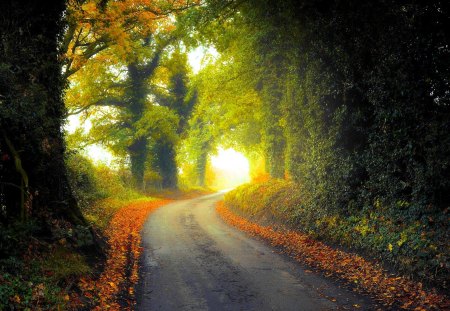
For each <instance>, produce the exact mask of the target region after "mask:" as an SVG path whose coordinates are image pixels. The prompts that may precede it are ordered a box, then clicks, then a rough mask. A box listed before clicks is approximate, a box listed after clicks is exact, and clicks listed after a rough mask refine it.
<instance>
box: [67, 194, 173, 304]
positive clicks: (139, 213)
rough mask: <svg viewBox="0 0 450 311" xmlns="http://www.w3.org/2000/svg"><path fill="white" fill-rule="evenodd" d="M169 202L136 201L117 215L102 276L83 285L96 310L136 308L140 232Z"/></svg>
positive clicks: (88, 280) (112, 224) (109, 236)
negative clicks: (150, 217)
mask: <svg viewBox="0 0 450 311" xmlns="http://www.w3.org/2000/svg"><path fill="white" fill-rule="evenodd" d="M169 202H170V201H169V200H157V201H147V202H135V203H132V204H130V205H128V206H126V207H124V208H122V209H120V210H119V211H118V212H117V213H116V214H115V215H114V217H113V219H112V220H111V223H110V225H109V228H108V244H109V251H108V255H107V256H108V258H107V261H106V264H105V268H104V270H103V272H102V274H101V275H100V277H99V278H98V279H96V280H93V279H86V278H83V279H81V280H80V284H79V287H80V289H81V291H82V293H81V294H82V296H84V297H86V298H88V299H90V300H91V301H93V302H94V305H93V310H131V309H133V307H134V304H135V301H134V286H135V285H136V284H137V282H138V277H139V276H138V263H139V256H140V254H141V251H142V248H141V247H140V244H141V237H140V230H141V228H142V226H143V224H144V222H145V220H146V219H147V217H148V215H149V214H150V213H151V212H153V211H154V210H156V209H157V208H158V207H160V206H162V205H165V204H167V203H169ZM130 297H131V299H130ZM75 298H76V297H75Z"/></svg>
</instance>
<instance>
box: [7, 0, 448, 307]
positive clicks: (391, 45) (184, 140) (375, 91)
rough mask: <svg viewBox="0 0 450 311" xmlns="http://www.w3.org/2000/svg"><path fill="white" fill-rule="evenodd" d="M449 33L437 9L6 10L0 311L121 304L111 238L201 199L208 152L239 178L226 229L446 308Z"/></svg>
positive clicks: (10, 4)
mask: <svg viewBox="0 0 450 311" xmlns="http://www.w3.org/2000/svg"><path fill="white" fill-rule="evenodd" d="M449 16H450V15H449V12H448V4H447V3H446V2H445V1H441V0H431V1H416V0H405V1H385V0H374V1H354V0H348V1H340V0H301V1H297V0H295V1H294V0H283V1H270V0H67V1H64V0H52V1H48V4H47V5H43V4H42V3H40V2H39V1H32V0H24V1H13V0H2V1H1V4H0V131H1V133H0V310H9V309H11V310H35V309H41V310H47V309H48V310H53V309H58V308H60V309H83V310H84V309H91V308H92V309H94V308H96V307H97V308H99V309H97V310H106V309H108V308H110V307H109V306H112V307H111V308H110V309H111V310H115V309H117V308H118V307H117V306H120V307H121V308H125V306H130V305H131V306H132V305H133V302H130V301H131V300H132V299H133V298H132V296H133V284H135V283H136V282H137V280H136V276H134V277H131V278H130V280H129V281H128V283H127V284H126V285H124V286H126V288H127V289H126V290H125V292H126V295H125V294H123V295H122V294H120V295H117V293H118V292H121V291H123V290H124V289H123V288H122V287H120V286H119V288H116V287H117V285H114V284H116V282H117V284H118V283H119V282H120V279H121V278H124V277H125V276H124V275H123V272H118V271H121V270H120V269H124V268H123V267H122V266H120V267H119V266H118V267H117V268H114V269H116V270H114V269H113V268H111V266H110V265H109V261H108V260H107V258H109V257H108V255H107V254H109V252H116V251H117V252H119V253H120V252H123V251H124V250H123V249H122V248H121V247H120V246H117V245H119V244H117V243H121V242H120V241H121V240H123V239H126V234H125V233H123V235H120V234H122V233H120V232H121V231H114V230H119V229H118V228H120V226H121V225H120V224H123V223H122V222H119V221H125V222H126V224H127V226H130V227H133V226H138V225H137V223H142V222H143V221H144V220H145V217H147V215H148V213H150V211H151V210H153V209H154V208H156V206H157V205H158V204H160V205H162V204H163V201H152V200H155V198H156V197H158V198H160V197H170V196H171V195H174V194H175V193H176V194H177V195H181V196H183V195H191V194H192V193H194V192H198V193H201V192H203V191H204V192H206V191H211V184H212V180H213V179H214V172H213V171H212V169H211V163H210V162H211V161H210V159H211V156H212V155H214V154H215V153H217V150H218V148H219V147H224V148H233V149H235V150H236V151H239V152H241V153H242V154H243V155H244V156H245V157H246V158H247V159H248V161H249V165H250V178H251V182H250V183H248V184H245V185H242V186H240V187H238V188H237V189H235V190H233V191H232V192H230V193H228V194H227V195H226V197H225V203H226V204H227V205H228V206H229V207H230V209H231V210H232V211H234V212H235V213H236V214H239V215H241V216H242V217H244V218H246V219H252V220H253V221H255V222H260V223H263V222H266V221H267V219H269V220H272V222H273V224H275V225H276V226H280V227H284V228H289V229H292V230H298V231H300V232H302V233H304V234H308V236H311V237H313V238H314V239H317V240H319V241H322V242H324V243H327V244H329V245H332V246H335V247H343V248H345V249H351V250H353V251H355V252H358V253H359V254H362V255H363V256H367V257H369V258H373V259H375V260H379V261H380V262H382V263H383V265H385V266H386V267H387V269H389V271H394V272H395V273H400V274H401V275H404V276H406V277H407V278H409V279H410V280H413V281H414V282H416V283H417V282H420V284H421V285H420V286H422V284H423V287H424V288H427V289H431V288H434V291H437V292H440V293H442V292H445V291H447V290H448V286H449V284H448V277H449V267H450V262H449V255H450V252H449V250H450V246H449V243H448V241H449V240H450V237H449V226H448V223H449V207H450V196H449V192H450V178H449V177H450V163H449V161H450V135H449V133H450V102H449V99H450V88H449V79H450V66H449V65H450V64H449V60H450V58H449V56H450V48H449V33H448V29H450V23H449ZM199 48H200V49H202V50H203V51H208V50H209V51H211V50H213V51H214V52H213V53H209V54H208V53H207V52H205V53H206V54H205V55H206V56H205V57H204V59H203V64H202V66H201V68H200V69H199V70H197V71H194V70H193V68H192V66H191V64H190V61H189V53H191V52H192V51H193V50H195V49H199ZM73 116H74V117H76V118H77V119H78V120H79V122H81V124H85V123H89V124H90V125H89V127H86V126H84V127H83V126H80V127H78V128H77V129H76V130H75V131H72V132H69V131H68V130H67V125H68V123H69V121H68V120H69V119H70V118H71V117H73ZM91 145H100V146H102V147H103V148H105V149H106V150H108V152H110V153H111V154H112V155H114V157H115V159H116V162H115V164H114V165H105V164H103V165H102V164H98V163H95V162H94V161H93V160H92V159H91V158H89V156H88V153H87V152H86V150H87V148H88V147H89V146H91ZM208 187H209V188H208ZM136 202H147V203H145V204H147V207H146V210H145V212H144V211H143V210H140V209H138V208H137V207H136V206H137V205H136V204H137V203H136ZM149 202H153V203H149ZM155 202H156V203H155ZM158 202H159V203H158ZM130 204H131V205H130ZM133 204H135V205H133ZM164 204H165V203H164ZM124 206H127V207H126V208H123V207H124ZM158 206H159V205H158ZM127 213H139V217H138V218H136V219H139V221H136V224H135V223H132V222H130V223H129V220H127ZM114 228H116V229H114ZM130 230H131V229H130ZM132 230H134V231H133V232H139V231H138V230H139V227H133V228H132ZM117 232H119V233H120V234H119V233H117ZM116 233H117V234H116ZM127 234H128V233H127ZM137 235H138V233H137ZM114 241H117V242H114ZM136 241H139V240H136ZM114 243H116V244H114ZM133 243H135V242H133ZM136 243H137V244H136ZM136 243H135V244H131V245H132V246H131V249H132V250H134V249H136V250H137V249H138V246H139V243H138V242H136ZM114 245H116V246H117V249H116V248H114V247H115V246H114ZM133 254H134V255H133V256H134V257H133V258H134V259H133V260H134V261H133V262H134V264H133V265H132V266H133V267H131V268H130V269H135V268H136V267H134V265H137V261H138V259H137V255H136V254H137V253H133ZM122 255H123V254H122ZM124 256H128V255H126V254H125V255H124ZM118 257H120V256H118ZM106 262H108V263H106ZM67 263H70V264H67ZM105 267H109V268H108V269H110V270H108V269H105ZM113 267H114V266H113ZM102 269H104V270H102ZM136 269H137V268H136ZM102 271H110V272H108V273H109V274H108V277H106V276H105V273H103V274H102ZM130 271H137V270H130ZM131 275H133V272H132V273H131ZM102 278H103V279H102ZM99 280H103V281H101V282H100V281H99ZM95 282H99V283H95ZM109 283H113V285H111V286H110V287H108V288H105V289H104V292H98V291H97V292H95V290H98V288H101V290H103V287H102V286H103V285H99V284H109ZM95 284H97V285H95ZM390 286H391V285H390ZM392 286H395V285H392ZM97 287H98V288H97ZM124 288H125V287H124ZM112 292H113V293H114V295H115V296H114V295H112V294H111V293H112ZM80 293H83V294H80ZM108 294H110V295H112V296H114V297H115V298H114V297H113V298H104V297H106V296H107V295H108ZM127 295H128V296H127ZM112 296H111V297H112ZM117 297H122V298H117ZM109 299H110V300H109ZM116 304H117V305H116ZM106 306H108V307H106ZM403 306H404V308H405V309H408V308H409V307H410V305H408V304H407V303H404V304H403ZM447 306H448V305H447ZM398 307H399V306H398ZM435 309H439V307H434V309H433V308H429V309H427V310H435ZM442 309H443V308H442ZM420 310H422V309H420ZM423 310H425V309H423Z"/></svg>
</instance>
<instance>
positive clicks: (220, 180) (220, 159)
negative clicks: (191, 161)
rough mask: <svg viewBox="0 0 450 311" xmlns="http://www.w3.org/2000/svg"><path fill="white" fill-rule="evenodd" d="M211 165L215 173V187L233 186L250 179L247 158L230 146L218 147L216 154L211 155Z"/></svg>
mask: <svg viewBox="0 0 450 311" xmlns="http://www.w3.org/2000/svg"><path fill="white" fill-rule="evenodd" d="M211 166H212V168H213V170H214V173H215V182H214V186H215V187H216V188H219V189H225V188H234V187H236V186H238V185H241V184H243V183H246V182H249V181H250V174H249V171H250V169H249V162H248V160H247V158H246V157H245V156H244V155H243V154H242V153H240V152H237V151H236V150H234V149H232V148H228V149H223V148H221V147H219V149H218V152H217V155H215V156H211Z"/></svg>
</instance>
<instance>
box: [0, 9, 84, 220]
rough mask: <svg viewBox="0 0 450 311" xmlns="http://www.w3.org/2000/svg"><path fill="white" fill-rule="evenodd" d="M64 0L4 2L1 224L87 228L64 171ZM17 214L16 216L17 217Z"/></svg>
mask: <svg viewBox="0 0 450 311" xmlns="http://www.w3.org/2000/svg"><path fill="white" fill-rule="evenodd" d="M64 9H65V5H64V1H52V2H51V3H49V4H48V5H42V4H40V3H37V2H35V1H25V2H20V3H17V2H15V1H9V0H7V1H2V4H1V13H0V14H1V19H0V23H1V25H0V29H1V38H2V40H1V41H0V50H1V52H0V53H1V57H0V59H1V63H0V94H1V95H0V128H1V134H0V149H1V152H2V160H1V172H0V173H1V178H2V180H0V182H1V194H0V197H1V198H2V199H1V200H2V202H1V204H2V209H3V208H4V207H5V206H6V208H5V209H4V210H2V218H3V219H5V218H7V219H17V218H18V217H21V218H22V219H25V218H27V217H30V216H32V217H44V216H45V217H47V216H46V215H52V217H63V218H65V219H67V220H69V221H70V222H72V223H74V224H80V225H85V224H86V222H85V220H84V218H83V216H82V215H81V213H80V211H79V209H78V207H77V203H76V201H75V199H74V197H73V196H72V194H71V191H70V189H69V184H68V181H67V174H66V169H65V166H64V140H63V135H62V132H61V128H62V124H63V120H64V118H65V108H64V103H63V101H62V92H63V89H64V87H65V80H64V79H63V78H61V63H60V62H59V60H58V59H59V51H58V39H59V38H60V36H61V34H62V31H63V28H64V24H63V23H62V21H61V17H62V14H63V11H64ZM19 215H20V216H19Z"/></svg>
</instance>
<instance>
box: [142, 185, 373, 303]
mask: <svg viewBox="0 0 450 311" xmlns="http://www.w3.org/2000/svg"><path fill="white" fill-rule="evenodd" d="M219 199H221V194H214V195H208V196H204V197H200V198H196V199H191V200H184V201H177V202H175V203H172V204H170V205H167V206H165V207H162V208H160V209H158V210H157V211H156V212H154V213H153V214H152V215H151V216H150V217H149V219H148V220H147V222H146V224H145V226H144V229H143V231H142V241H143V242H142V243H143V247H144V255H143V257H142V262H141V267H142V268H141V271H140V283H139V284H138V290H137V310H214V311H215V310H283V311H287V310H303V311H306V310H314V311H318V310H352V309H355V307H353V306H354V305H356V307H358V310H373V309H375V307H374V305H373V304H372V303H371V302H370V301H369V300H368V299H367V298H364V297H361V296H358V295H356V294H354V293H353V292H351V291H349V290H346V289H343V288H340V287H339V286H338V285H337V284H335V283H333V282H332V281H331V280H327V279H325V278H323V277H321V276H320V275H317V274H315V273H311V271H309V270H307V268H305V267H302V266H300V265H299V264H298V263H296V262H294V261H293V260H291V259H289V258H288V257H287V256H285V255H282V254H278V253H277V252H276V250H275V249H274V248H272V247H270V246H268V245H267V244H266V243H264V242H262V241H259V240H257V239H254V238H252V237H249V236H248V235H246V234H245V233H243V232H240V231H238V230H237V229H235V228H232V227H230V226H228V225H227V224H225V223H224V222H223V221H222V220H221V219H220V217H219V216H218V215H217V214H216V212H215V203H216V202H217V201H218V200H219Z"/></svg>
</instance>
